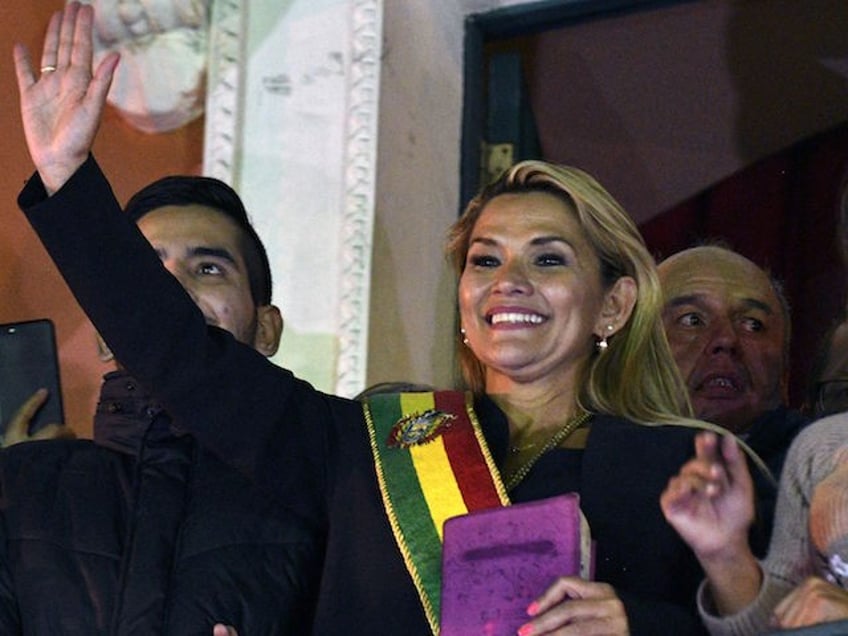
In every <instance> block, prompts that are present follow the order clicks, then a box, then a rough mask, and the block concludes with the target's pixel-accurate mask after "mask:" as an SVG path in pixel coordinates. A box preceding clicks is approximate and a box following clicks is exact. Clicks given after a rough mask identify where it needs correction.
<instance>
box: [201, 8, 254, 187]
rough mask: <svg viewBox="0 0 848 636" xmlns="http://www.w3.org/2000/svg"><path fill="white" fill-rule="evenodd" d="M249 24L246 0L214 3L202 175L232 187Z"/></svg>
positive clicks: (211, 13)
mask: <svg viewBox="0 0 848 636" xmlns="http://www.w3.org/2000/svg"><path fill="white" fill-rule="evenodd" d="M246 25H247V2H246V1H245V0H212V6H211V9H210V26H209V63H208V85H207V89H206V90H207V93H206V127H205V130H204V139H203V173H204V174H206V175H208V176H210V177H216V178H218V179H220V180H221V181H224V182H226V183H229V184H231V185H232V184H234V183H236V179H237V178H238V168H239V152H240V146H241V132H240V129H241V126H240V123H239V122H240V121H241V110H242V108H243V106H242V104H243V95H244V74H245V70H244V69H245V66H246V64H247V60H245V59H244V54H243V52H244V44H245V42H244V40H245V37H246V31H245V29H246Z"/></svg>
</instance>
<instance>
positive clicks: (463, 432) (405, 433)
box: [364, 391, 509, 634]
mask: <svg viewBox="0 0 848 636" xmlns="http://www.w3.org/2000/svg"><path fill="white" fill-rule="evenodd" d="M364 408H365V420H366V422H367V424H368V433H369V436H370V439H371V450H372V451H373V453H374V462H375V465H376V468H377V480H378V482H379V486H380V492H381V494H382V496H383V504H384V506H385V509H386V514H387V515H388V517H389V523H390V524H391V526H392V531H393V532H394V535H395V539H396V540H397V544H398V547H399V548H400V551H401V553H402V554H403V558H404V561H405V562H406V567H407V569H408V570H409V574H410V576H411V577H412V580H413V582H414V583H415V587H416V588H417V590H418V595H419V597H420V598H421V603H422V605H423V606H424V612H425V614H426V615H427V620H428V621H429V622H430V627H431V629H432V630H433V633H434V634H438V631H439V600H440V599H439V590H440V586H441V578H442V577H441V574H442V572H441V565H442V564H441V557H442V525H443V524H444V522H445V520H446V519H448V518H450V517H454V516H456V515H463V514H467V513H468V512H472V511H475V510H483V509H486V508H494V507H498V506H505V505H509V499H508V497H507V494H506V489H505V488H504V486H503V482H502V481H501V478H500V474H499V472H498V469H497V468H496V466H495V464H494V461H493V460H492V457H491V455H490V453H489V449H488V447H487V446H486V442H485V439H484V438H483V431H482V429H481V428H480V424H479V422H478V421H477V418H476V416H475V414H474V410H473V404H472V398H471V394H469V393H463V392H461V391H437V392H435V393H392V394H383V395H373V396H371V397H369V398H368V399H367V400H366V402H365V405H364Z"/></svg>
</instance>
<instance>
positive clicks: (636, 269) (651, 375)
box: [446, 161, 692, 424]
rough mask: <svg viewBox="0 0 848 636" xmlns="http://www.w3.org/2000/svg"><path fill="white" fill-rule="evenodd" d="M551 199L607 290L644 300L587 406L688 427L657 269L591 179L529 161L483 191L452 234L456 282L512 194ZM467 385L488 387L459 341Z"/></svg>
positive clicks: (605, 362) (594, 365)
mask: <svg viewBox="0 0 848 636" xmlns="http://www.w3.org/2000/svg"><path fill="white" fill-rule="evenodd" d="M526 192H546V193H549V194H552V195H554V196H556V197H557V198H559V199H560V200H562V201H564V202H565V203H566V205H567V206H568V207H569V208H570V209H571V210H573V211H574V213H575V215H576V217H577V220H578V222H579V223H580V226H581V227H582V228H583V232H584V233H585V235H586V238H587V239H588V241H589V243H590V244H591V246H592V247H593V249H594V251H595V253H596V254H597V256H598V258H599V260H600V265H601V268H600V269H601V277H602V281H603V285H604V287H605V289H609V288H610V287H611V286H612V285H613V284H614V283H615V281H616V280H618V279H619V278H620V277H622V276H630V277H632V278H633V279H634V280H635V281H636V286H637V290H638V292H637V299H636V303H635V305H634V308H633V312H632V313H631V315H630V318H629V319H628V321H627V322H626V323H625V325H624V326H623V327H622V328H621V329H620V330H619V331H618V332H617V333H616V334H615V335H613V336H612V337H611V338H609V346H608V348H607V349H606V351H604V352H603V353H602V354H599V353H595V354H594V355H593V357H592V359H591V361H590V363H589V364H588V366H587V368H586V369H585V370H584V375H583V381H582V388H581V390H580V391H579V398H578V399H579V401H580V406H581V407H582V408H584V409H585V410H587V411H590V412H596V413H607V414H611V415H617V416H621V417H626V418H628V419H631V420H633V421H636V422H640V423H644V424H663V423H677V424H679V423H681V418H683V419H689V418H691V413H692V409H691V406H690V403H689V399H688V393H687V390H686V385H685V384H684V382H683V380H682V378H681V376H680V373H679V371H678V369H677V365H676V364H675V362H674V359H673V358H672V355H671V350H670V349H669V345H668V341H667V340H666V337H665V332H664V331H663V326H662V321H661V319H660V312H661V310H662V302H663V301H662V292H661V290H660V284H659V279H658V277H657V271H656V264H655V262H654V259H653V257H652V256H651V254H650V253H649V252H648V249H647V248H646V247H645V242H644V240H643V239H642V236H641V234H639V230H638V229H637V228H636V225H635V224H634V223H633V220H632V219H631V218H630V217H629V216H628V215H627V213H626V212H625V211H624V210H623V209H622V207H621V206H620V205H619V204H618V203H617V202H616V201H615V199H613V198H612V196H610V194H609V193H608V192H607V191H606V190H604V188H603V187H601V185H600V184H599V183H598V182H597V181H596V180H595V179H594V178H593V177H591V176H590V175H588V174H587V173H585V172H583V171H582V170H578V169H576V168H572V167H568V166H558V165H553V164H550V163H546V162H543V161H523V162H521V163H519V164H516V165H515V166H513V167H512V168H510V169H509V170H507V171H506V172H505V173H504V174H503V175H502V176H501V177H500V178H499V179H498V180H497V181H495V182H494V183H492V184H491V185H489V186H487V187H486V188H484V189H483V191H482V192H481V193H480V194H479V195H477V196H476V197H475V198H474V199H472V200H471V202H470V203H469V204H468V206H467V207H466V209H465V212H464V213H463V214H462V216H461V217H460V218H459V220H458V221H457V222H456V223H454V225H453V226H452V227H451V228H450V230H449V233H448V241H447V247H446V253H447V256H448V258H449V259H450V260H451V262H452V264H453V266H454V269H455V271H456V274H457V276H461V274H462V272H463V270H464V268H465V262H466V257H467V255H468V248H469V242H470V238H471V233H472V231H473V229H474V225H475V224H476V222H477V219H478V218H479V217H480V214H481V213H482V211H483V209H484V208H485V207H486V205H487V204H488V203H489V201H491V200H492V199H493V198H495V197H497V196H499V195H501V194H507V193H526ZM457 343H458V350H459V364H460V368H461V371H462V375H463V378H464V380H465V382H466V383H467V384H468V387H469V388H470V389H471V390H472V391H474V392H475V393H482V392H484V390H485V387H484V369H483V365H482V364H481V363H480V361H479V360H478V359H477V357H476V356H475V355H474V353H473V352H472V351H471V349H469V348H468V347H466V346H462V343H461V341H460V340H459V337H458V340H457Z"/></svg>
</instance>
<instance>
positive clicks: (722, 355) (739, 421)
mask: <svg viewBox="0 0 848 636" xmlns="http://www.w3.org/2000/svg"><path fill="white" fill-rule="evenodd" d="M659 273H660V281H661V283H662V288H663V292H664V295H665V307H664V309H663V323H664V325H665V331H666V335H667V336H668V341H669V344H670V345H671V350H672V353H673V354H674V359H675V361H676V362H677V366H678V367H679V368H680V372H681V373H682V374H683V378H684V380H685V381H686V385H687V387H688V389H689V398H690V399H691V401H692V406H693V408H694V409H695V414H696V415H697V417H699V418H700V419H703V420H706V421H708V422H714V423H716V424H720V425H722V426H724V427H725V428H727V429H729V430H731V431H733V432H734V433H736V434H737V435H738V436H740V437H741V438H742V439H744V440H745V441H746V442H747V443H748V445H749V446H750V447H751V448H753V449H754V450H755V451H756V452H757V454H758V455H759V456H760V457H761V458H762V459H763V460H764V461H765V463H766V465H767V466H768V467H769V469H770V470H771V472H772V474H773V475H774V476H775V477H777V476H779V475H780V471H781V469H782V467H783V460H784V458H785V456H786V450H787V449H788V448H789V444H790V442H791V441H792V439H793V438H794V437H795V435H796V434H797V433H798V431H799V430H800V429H801V428H802V427H803V426H804V424H805V419H804V417H803V416H802V415H801V414H800V413H798V412H796V411H794V410H790V409H788V408H786V406H785V395H786V385H787V378H788V375H789V372H788V368H787V362H788V358H789V339H790V328H791V323H790V314H789V305H788V303H787V301H786V299H785V297H784V296H783V293H782V291H781V289H780V286H779V285H778V284H777V283H776V282H775V281H774V280H772V279H771V278H770V277H769V275H768V274H767V273H766V272H765V271H763V270H762V269H761V268H760V267H758V266H757V265H756V264H754V263H753V262H751V261H750V260H748V259H747V258H745V257H744V256H742V255H740V254H738V253H736V252H734V251H732V250H729V249H726V248H724V247H719V246H715V245H710V246H701V247H695V248H691V249H688V250H684V251H682V252H679V253H677V254H675V255H673V256H671V257H669V258H668V259H666V260H665V261H663V262H662V263H660V265H659ZM754 475H755V482H756V487H757V492H758V499H759V504H758V508H759V517H760V523H759V524H758V527H757V528H756V532H755V534H754V536H752V541H753V543H754V547H755V551H756V552H758V553H760V554H762V553H764V550H765V548H766V547H767V542H768V536H769V535H770V534H771V519H772V516H773V512H774V497H775V492H774V488H773V487H772V486H770V485H769V483H768V480H767V479H766V478H765V477H764V476H763V475H762V474H761V473H760V471H756V470H755V471H754Z"/></svg>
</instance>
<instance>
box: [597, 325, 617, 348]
mask: <svg viewBox="0 0 848 636" xmlns="http://www.w3.org/2000/svg"><path fill="white" fill-rule="evenodd" d="M613 328H614V327H613V326H612V325H607V326H606V330H607V331H608V332H610V335H612V330H613ZM607 347H609V342H607V334H604V335H603V336H601V338H600V340H598V341H597V342H596V343H595V348H596V349H597V350H598V353H603V352H604V351H606V350H607Z"/></svg>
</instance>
